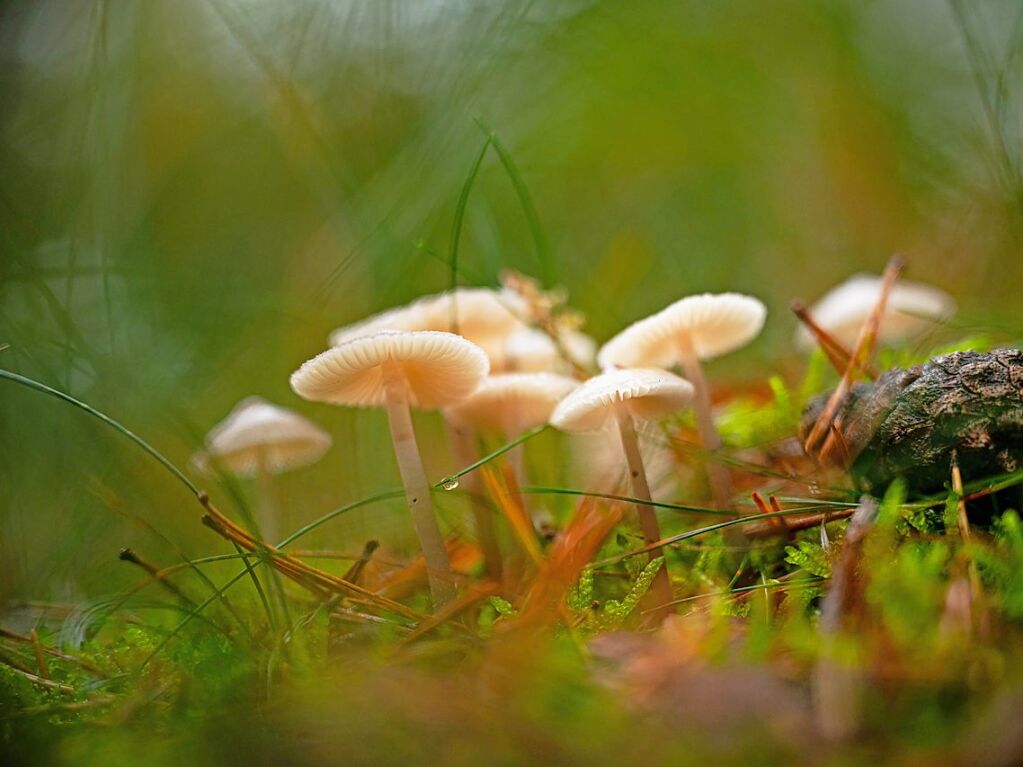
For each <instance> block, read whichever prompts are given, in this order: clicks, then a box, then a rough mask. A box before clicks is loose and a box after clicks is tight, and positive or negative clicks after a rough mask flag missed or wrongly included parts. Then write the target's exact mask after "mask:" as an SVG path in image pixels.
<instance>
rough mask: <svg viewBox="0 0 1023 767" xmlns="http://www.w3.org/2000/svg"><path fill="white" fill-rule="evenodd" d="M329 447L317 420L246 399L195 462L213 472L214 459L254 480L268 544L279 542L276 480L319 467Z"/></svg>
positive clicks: (216, 428)
mask: <svg viewBox="0 0 1023 767" xmlns="http://www.w3.org/2000/svg"><path fill="white" fill-rule="evenodd" d="M330 445H331V439H330V435H329V434H327V433H326V432H325V431H324V430H323V429H321V428H320V427H319V426H317V425H316V424H314V423H313V422H312V421H310V420H308V419H306V418H303V417H302V416H300V415H299V414H298V413H294V412H292V411H291V410H286V409H285V408H282V407H278V406H277V405H274V404H271V403H270V402H267V401H266V400H265V399H263V398H262V397H246V398H245V399H243V400H242V401H241V402H239V403H238V404H237V405H235V406H234V409H232V410H231V412H230V413H228V415H227V417H226V418H225V419H224V420H223V421H221V422H220V423H218V424H217V425H216V426H214V427H213V428H212V429H211V430H210V433H209V434H208V435H206V449H205V450H204V451H202V452H200V453H197V454H196V456H195V459H194V463H195V464H196V465H197V466H198V467H199V468H201V469H203V470H208V468H209V464H210V462H211V461H210V459H211V458H212V459H213V461H215V462H216V463H217V464H219V465H220V466H223V467H224V468H225V469H227V470H228V471H230V472H231V473H232V474H236V475H237V476H239V477H255V478H256V482H257V484H258V488H259V506H258V515H257V519H256V522H257V524H258V526H259V532H260V534H261V535H262V537H263V538H264V539H266V540H276V539H277V535H278V525H277V521H278V520H277V514H276V513H275V510H274V503H273V492H272V490H273V488H272V486H271V479H270V477H271V475H273V474H280V473H282V472H285V471H289V470H291V469H297V468H299V467H301V466H308V465H309V464H312V463H316V462H317V461H318V460H320V458H322V457H323V454H324V453H325V452H327V449H328V448H330Z"/></svg>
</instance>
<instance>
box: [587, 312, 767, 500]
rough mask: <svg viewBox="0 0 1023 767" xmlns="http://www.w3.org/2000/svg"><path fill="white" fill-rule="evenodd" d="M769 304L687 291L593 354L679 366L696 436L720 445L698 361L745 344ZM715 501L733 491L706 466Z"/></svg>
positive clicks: (616, 362)
mask: <svg viewBox="0 0 1023 767" xmlns="http://www.w3.org/2000/svg"><path fill="white" fill-rule="evenodd" d="M766 316H767V309H766V308H765V306H764V305H763V303H761V302H760V301H759V300H757V299H756V298H753V297H752V296H744V295H740V294H738V293H718V294H712V293H705V294H703V295H698V296H689V297H687V298H683V299H681V300H679V301H676V302H675V303H673V304H671V305H670V306H668V307H667V308H665V309H662V310H661V311H659V312H657V313H656V314H653V315H651V316H649V317H647V318H646V319H642V320H639V321H638V322H635V323H633V324H632V325H630V326H629V327H627V328H626V329H625V330H623V331H622V332H621V333H619V334H618V335H616V336H615V337H614V338H612V339H611V340H610V341H608V342H607V343H606V344H604V346H603V347H602V348H601V350H600V352H598V354H597V362H598V363H600V366H601V367H602V368H609V367H621V368H629V367H649V366H655V367H670V366H671V365H674V364H676V363H678V364H680V365H681V366H682V370H683V372H684V373H685V376H686V378H688V379H689V380H690V381H691V382H692V384H693V388H694V389H695V392H696V394H695V397H696V399H695V403H694V410H695V412H696V425H697V428H698V429H699V432H700V441H701V442H702V443H703V447H704V448H705V449H707V450H716V449H717V448H719V447H720V446H721V437H720V436H719V435H718V431H717V428H716V427H715V426H714V418H713V416H712V415H711V409H710V392H709V390H708V388H707V379H706V378H705V377H704V375H703V367H702V366H701V364H700V360H706V359H711V358H713V357H718V356H720V355H722V354H727V353H728V352H730V351H734V350H735V349H738V348H740V347H742V346H745V345H746V344H747V343H749V342H750V341H751V340H752V339H753V338H755V337H756V336H757V335H758V334H759V333H760V330H761V328H763V326H764V319H765V318H766ZM708 473H709V475H710V480H711V485H712V489H713V490H714V496H715V500H716V502H717V504H718V506H720V507H724V506H726V505H727V503H728V500H729V496H730V494H731V491H730V488H729V480H728V475H727V473H726V472H724V471H723V470H721V467H719V466H716V465H709V466H708Z"/></svg>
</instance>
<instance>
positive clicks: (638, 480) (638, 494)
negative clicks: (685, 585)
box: [615, 407, 675, 622]
mask: <svg viewBox="0 0 1023 767" xmlns="http://www.w3.org/2000/svg"><path fill="white" fill-rule="evenodd" d="M615 418H616V420H617V422H618V434H619V435H620V436H621V440H622V450H623V451H624V452H625V461H626V463H627V464H628V466H629V479H630V481H631V487H632V495H633V496H634V497H635V498H637V499H639V500H638V501H637V502H636V512H637V513H638V515H639V527H640V530H642V531H643V539H644V540H645V541H646V542H647V543H648V544H649V543H656V542H657V541H659V540H661V527H660V525H659V524H658V523H657V513H656V512H655V511H654V507H653V506H651V505H650V504H649V503H642V502H641V501H648V502H649V501H651V500H652V499H651V497H650V485H649V484H648V483H647V476H646V468H645V467H644V466H643V456H642V455H641V454H640V452H639V440H638V439H637V438H636V427H635V425H634V424H633V422H632V415H631V414H630V413H629V411H628V410H626V409H625V408H624V407H617V408H615ZM663 554H664V552H663V549H654V550H652V551H651V552H650V553H649V555H648V557H649V559H651V560H653V559H656V558H657V557H659V556H663ZM650 590H651V593H652V594H653V596H654V598H655V599H656V600H657V604H658V605H662V606H663V607H662V608H661V609H659V610H657V611H656V612H655V616H656V617H657V620H658V622H660V620H662V619H663V618H664V616H666V615H668V614H669V613H670V612H671V611H672V609H671V606H670V603H671V601H672V600H673V599H674V598H675V596H674V594H673V593H672V591H671V581H670V580H669V578H668V563H667V561H665V563H664V564H663V565H661V569H660V570H658V571H657V575H656V576H654V582H653V583H652V584H651V586H650Z"/></svg>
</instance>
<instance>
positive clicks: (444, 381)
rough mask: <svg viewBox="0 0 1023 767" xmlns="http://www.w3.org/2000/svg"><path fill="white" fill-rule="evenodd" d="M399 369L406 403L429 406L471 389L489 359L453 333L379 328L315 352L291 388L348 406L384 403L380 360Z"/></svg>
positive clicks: (294, 376)
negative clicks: (390, 363) (319, 352)
mask: <svg viewBox="0 0 1023 767" xmlns="http://www.w3.org/2000/svg"><path fill="white" fill-rule="evenodd" d="M389 361H392V362H394V363H395V364H396V365H397V366H398V367H399V368H400V370H401V372H402V375H403V377H404V381H405V382H404V385H405V387H406V395H407V398H408V402H409V404H410V405H412V406H413V407H418V408H424V409H432V408H438V407H444V406H446V405H451V404H454V403H455V402H458V401H460V400H462V399H464V398H466V397H468V396H469V395H470V394H472V393H473V392H474V391H475V390H476V388H477V387H478V386H479V384H480V382H481V381H482V380H483V378H484V377H485V376H486V374H487V372H488V370H489V368H490V363H489V360H488V359H487V355H486V353H484V351H483V350H482V349H480V348H479V347H478V346H477V345H476V344H474V343H472V342H471V341H467V340H466V339H465V338H462V337H461V336H456V335H454V334H452V333H442V332H437V331H418V332H400V331H383V332H380V333H376V334H374V335H371V336H365V337H362V338H357V339H355V340H353V341H349V342H347V343H345V344H342V345H341V346H336V347H334V348H333V349H328V350H327V351H325V352H323V353H321V354H319V355H317V356H316V357H314V358H313V359H311V360H309V361H308V362H306V363H304V364H303V365H302V367H300V368H299V369H298V370H297V371H295V373H293V374H292V376H291V387H292V389H294V390H295V392H296V393H297V394H298V395H299V396H301V397H304V398H305V399H309V400H315V401H319V402H332V403H335V404H339V405H350V406H353V407H379V406H381V405H383V404H384V403H385V402H386V395H385V391H384V377H383V367H382V366H383V365H384V364H385V363H388V362H389Z"/></svg>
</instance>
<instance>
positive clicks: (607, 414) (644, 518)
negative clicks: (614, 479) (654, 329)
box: [550, 368, 694, 610]
mask: <svg viewBox="0 0 1023 767" xmlns="http://www.w3.org/2000/svg"><path fill="white" fill-rule="evenodd" d="M693 393H694V392H693V386H692V385H691V384H690V383H689V382H688V381H686V380H684V379H682V378H679V377H678V376H676V375H674V374H672V373H669V372H668V371H666V370H655V369H648V368H634V369H628V370H610V371H607V372H604V373H602V374H600V375H598V376H595V377H594V378H591V379H589V380H588V381H585V382H584V383H583V384H582V385H581V386H579V387H578V388H577V389H575V390H574V391H572V392H570V393H569V394H568V395H567V396H566V397H565V398H564V399H563V400H561V402H559V403H558V405H557V407H555V408H554V412H553V413H552V414H551V418H550V423H551V425H552V426H554V427H556V428H558V429H561V430H562V431H568V432H577V431H598V430H600V429H602V428H605V427H608V426H610V427H611V428H614V427H615V426H616V427H617V429H618V434H619V437H620V439H621V444H622V451H623V452H624V454H625V461H626V464H627V465H628V467H629V478H630V480H631V484H632V495H633V496H634V497H635V498H636V499H637V500H636V511H637V513H638V515H639V526H640V529H641V530H642V531H643V538H644V540H646V542H647V543H648V544H650V543H656V542H657V541H659V540H660V539H661V529H660V525H658V523H657V514H656V513H655V512H654V508H653V506H651V505H650V501H651V498H650V486H649V483H648V481H647V474H646V469H645V468H644V466H643V458H642V455H641V454H640V448H639V441H638V440H637V438H636V421H652V420H657V419H659V418H662V417H664V416H666V415H668V414H669V413H674V412H676V411H677V410H680V409H682V408H683V407H685V406H686V405H688V404H689V403H690V402H691V401H692V398H693ZM659 554H660V549H654V550H652V551H651V552H650V558H651V559H654V558H656V557H657V556H659ZM652 588H653V591H654V594H655V595H656V597H657V600H658V602H659V603H660V604H662V605H668V604H669V603H670V602H671V600H672V591H671V582H670V581H669V580H668V571H667V566H665V567H662V568H661V569H660V570H659V571H658V573H657V577H656V578H655V579H654V583H653V585H652ZM666 609H668V610H670V607H667V608H666Z"/></svg>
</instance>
